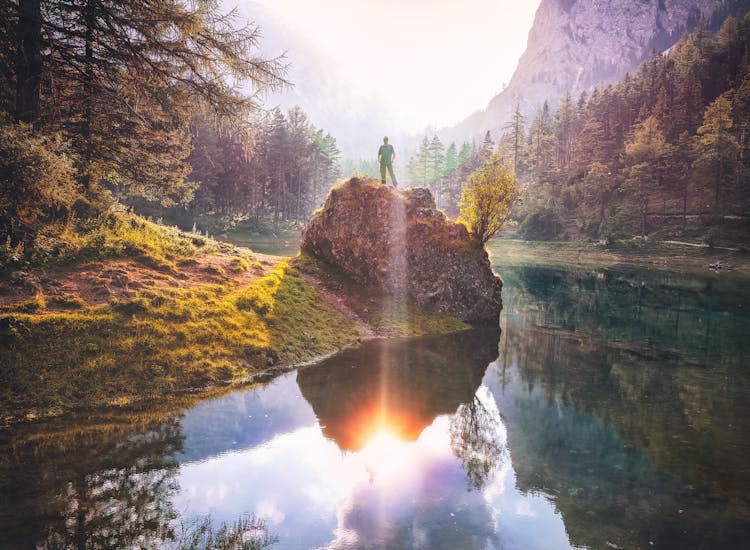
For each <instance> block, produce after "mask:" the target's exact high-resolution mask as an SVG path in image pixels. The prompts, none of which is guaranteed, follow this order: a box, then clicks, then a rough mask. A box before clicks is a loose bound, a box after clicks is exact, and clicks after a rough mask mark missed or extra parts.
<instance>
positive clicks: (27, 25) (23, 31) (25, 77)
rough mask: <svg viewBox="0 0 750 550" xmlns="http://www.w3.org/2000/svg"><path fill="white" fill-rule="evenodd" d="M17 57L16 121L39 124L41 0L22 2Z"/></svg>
mask: <svg viewBox="0 0 750 550" xmlns="http://www.w3.org/2000/svg"><path fill="white" fill-rule="evenodd" d="M17 33H18V34H17V45H18V51H17V55H16V113H15V115H16V120H17V121H19V122H28V123H30V124H33V123H35V122H36V121H37V120H38V119H39V114H40V108H39V105H40V101H39V97H40V92H39V90H40V85H41V81H42V11H41V0H19V2H18V29H17Z"/></svg>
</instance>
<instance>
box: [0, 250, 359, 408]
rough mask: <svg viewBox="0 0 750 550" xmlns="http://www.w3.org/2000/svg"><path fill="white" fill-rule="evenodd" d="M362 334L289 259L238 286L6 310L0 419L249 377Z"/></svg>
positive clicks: (0, 324) (1, 331) (0, 331)
mask: <svg viewBox="0 0 750 550" xmlns="http://www.w3.org/2000/svg"><path fill="white" fill-rule="evenodd" d="M358 335H359V333H358V331H357V329H356V326H355V325H354V323H353V322H352V321H351V320H349V319H347V318H345V317H344V316H343V315H342V314H341V313H339V312H338V311H336V310H335V309H333V308H329V307H326V305H325V302H324V300H323V298H322V296H321V295H320V294H319V292H318V291H317V289H315V287H314V286H312V285H311V284H309V283H307V282H305V281H304V280H303V279H301V278H300V277H299V276H298V275H297V274H296V273H295V270H294V269H290V268H289V266H288V265H287V264H286V263H284V262H280V263H279V264H278V265H277V267H276V269H275V270H274V271H273V272H272V273H270V274H268V275H267V276H264V277H261V278H259V279H257V280H255V281H254V282H252V283H251V284H249V285H246V286H243V287H240V288H235V289H233V288H231V287H227V286H226V285H217V284H204V285H198V286H194V287H191V288H162V289H157V290H144V291H141V292H139V293H137V295H136V296H134V297H133V298H132V299H128V300H125V301H116V300H115V301H112V302H110V303H109V304H106V305H104V306H100V307H96V308H91V307H86V308H81V309H78V310H75V311H65V312H60V313H45V314H42V315H39V314H33V313H21V312H8V313H4V314H0V340H2V347H1V348H0V364H3V365H5V368H4V369H2V371H0V419H2V421H3V422H5V423H7V422H10V421H13V420H18V419H22V418H33V417H40V416H50V415H55V414H59V413H62V412H65V411H70V410H76V409H80V408H88V407H98V406H112V405H126V404H129V403H131V402H133V401H137V400H140V399H147V398H156V397H159V396H162V395H164V394H168V393H171V392H174V391H180V390H185V389H191V388H204V387H206V386H210V385H214V384H227V383H232V382H240V381H243V380H244V379H245V378H246V377H248V375H251V374H253V373H257V372H261V371H263V370H265V369H268V368H269V367H271V366H275V365H279V364H282V363H283V364H291V363H294V362H298V361H305V360H310V359H312V358H314V357H316V356H319V355H324V354H328V353H331V352H333V351H335V350H337V349H340V348H341V347H343V346H345V345H347V344H350V343H352V342H354V341H356V340H357V338H358Z"/></svg>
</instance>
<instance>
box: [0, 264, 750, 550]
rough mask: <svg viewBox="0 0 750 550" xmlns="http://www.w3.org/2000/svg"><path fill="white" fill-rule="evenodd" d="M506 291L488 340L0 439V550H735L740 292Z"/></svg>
mask: <svg viewBox="0 0 750 550" xmlns="http://www.w3.org/2000/svg"><path fill="white" fill-rule="evenodd" d="M502 273H503V276H504V278H505V283H506V286H505V288H504V290H503V295H504V301H505V310H504V312H503V316H502V323H501V326H502V332H500V331H497V330H491V329H489V330H488V329H482V330H472V331H467V332H463V333H459V334H454V335H450V336H445V337H427V338H419V339H411V340H398V341H375V342H369V343H367V344H365V345H364V346H362V347H361V348H360V349H356V350H348V351H346V352H344V353H342V354H340V355H338V356H336V357H333V358H331V359H328V360H327V361H324V362H323V363H321V364H319V365H316V366H313V367H308V368H304V369H302V370H299V371H297V372H293V373H290V374H288V375H285V376H282V377H280V378H278V379H276V380H274V381H273V382H271V383H270V384H268V385H267V386H265V387H260V388H255V389H250V390H245V391H237V392H234V393H231V394H229V395H227V396H225V397H221V398H217V399H213V400H208V401H203V402H201V403H199V404H197V405H195V406H192V407H191V408H188V409H187V410H184V411H182V412H181V413H179V414H159V413H158V412H153V411H151V412H149V411H147V412H141V413H139V414H135V415H133V416H132V417H128V418H122V417H119V416H114V417H109V418H106V419H91V418H82V419H77V420H76V422H80V424H81V425H85V426H87V427H91V426H97V429H86V430H75V429H74V430H69V431H68V430H65V429H60V428H59V424H57V425H56V429H55V430H54V431H53V430H52V429H50V430H49V433H46V432H45V429H44V426H36V427H34V428H29V427H24V428H17V429H16V431H14V432H10V433H6V434H3V439H2V440H1V441H0V444H2V445H3V448H2V459H1V461H0V546H2V547H19V548H29V547H34V546H36V545H45V544H47V545H49V546H51V547H58V546H66V545H67V546H71V547H76V546H79V547H89V548H91V547H122V548H129V547H152V546H160V545H165V544H167V543H168V542H169V541H170V540H171V539H173V538H174V537H175V536H177V535H178V534H179V532H180V530H181V529H182V528H183V527H184V526H189V525H192V524H195V522H196V521H197V520H198V519H199V518H203V517H206V516H210V518H211V521H212V522H213V523H214V524H216V525H219V524H221V523H223V522H229V523H231V522H234V521H235V520H236V519H237V518H238V517H239V516H241V515H242V514H255V516H256V517H259V518H263V519H264V520H265V522H266V525H267V528H268V531H269V533H270V534H271V535H273V536H275V537H276V538H277V539H278V543H277V544H276V545H275V548H430V549H433V548H435V549H439V548H450V549H454V548H459V549H460V548H467V549H468V548H478V549H479V548H511V549H512V548H519V549H527V548H570V547H590V548H604V549H607V548H742V547H744V545H745V544H746V542H747V539H748V535H750V495H749V494H748V490H749V489H750V461H749V460H748V457H749V456H750V369H749V368H748V362H747V358H748V356H749V355H748V352H750V338H748V334H750V318H749V317H748V314H750V312H749V311H747V309H748V307H750V301H748V297H749V296H750V288H749V287H748V281H747V280H743V279H740V278H733V277H732V276H731V274H730V275H728V276H727V275H722V276H708V275H706V276H705V277H696V276H690V277H687V276H681V275H678V274H670V273H658V274H648V273H639V272H636V271H630V272H624V271H622V272H619V271H599V272H587V271H580V272H577V271H563V270H553V269H545V268H530V267H516V268H512V269H504V270H502Z"/></svg>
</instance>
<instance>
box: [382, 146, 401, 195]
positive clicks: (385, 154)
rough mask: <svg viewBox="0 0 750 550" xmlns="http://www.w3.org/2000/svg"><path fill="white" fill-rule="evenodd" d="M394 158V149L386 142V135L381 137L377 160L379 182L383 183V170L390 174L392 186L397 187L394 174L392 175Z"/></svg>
mask: <svg viewBox="0 0 750 550" xmlns="http://www.w3.org/2000/svg"><path fill="white" fill-rule="evenodd" d="M395 158H396V151H394V150H393V145H390V144H389V143H388V136H385V137H384V138H383V145H381V146H380V149H378V162H379V163H380V183H382V184H383V185H385V171H386V169H387V170H388V173H389V174H390V175H391V183H393V187H398V182H396V176H394V175H393V159H395Z"/></svg>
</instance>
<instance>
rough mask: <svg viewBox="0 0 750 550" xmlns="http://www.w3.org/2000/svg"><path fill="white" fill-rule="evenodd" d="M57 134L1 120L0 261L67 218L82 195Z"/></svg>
mask: <svg viewBox="0 0 750 550" xmlns="http://www.w3.org/2000/svg"><path fill="white" fill-rule="evenodd" d="M74 176H75V170H74V165H73V158H72V157H71V155H70V151H69V149H68V147H67V146H66V144H65V143H64V141H63V140H62V139H61V138H60V136H59V135H38V134H35V133H34V132H33V131H32V128H31V127H30V126H28V125H24V124H15V123H12V122H9V121H8V120H7V119H5V118H2V117H0V239H2V241H3V242H4V249H3V253H2V256H3V257H2V258H0V261H8V260H10V259H12V258H13V257H14V256H15V257H17V256H19V255H21V254H22V253H23V243H26V244H28V243H30V242H32V241H33V239H34V237H35V235H36V234H37V232H38V230H39V228H40V227H41V226H43V225H44V224H48V223H51V222H55V221H57V220H60V219H63V218H65V217H66V216H69V215H72V214H73V210H74V205H75V203H76V201H81V200H82V199H81V194H80V189H79V187H78V184H77V182H76V180H75V177H74Z"/></svg>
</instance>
